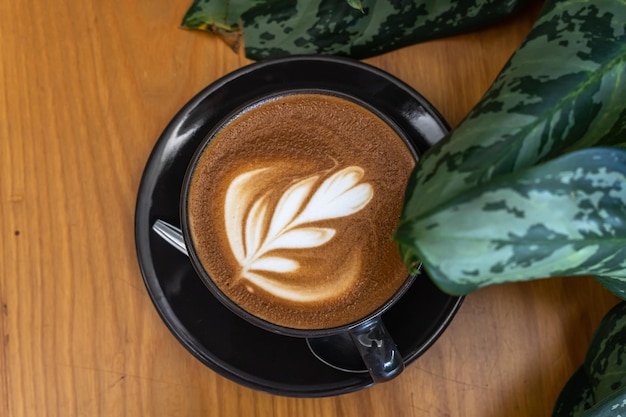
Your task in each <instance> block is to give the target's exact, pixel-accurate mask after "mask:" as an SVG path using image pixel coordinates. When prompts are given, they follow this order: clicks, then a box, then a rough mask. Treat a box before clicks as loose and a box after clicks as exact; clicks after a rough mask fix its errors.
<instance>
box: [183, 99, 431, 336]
mask: <svg viewBox="0 0 626 417" xmlns="http://www.w3.org/2000/svg"><path fill="white" fill-rule="evenodd" d="M296 94H321V95H330V96H335V97H339V98H343V99H346V100H348V101H351V102H353V103H355V104H357V105H359V106H361V107H363V108H365V109H367V110H369V111H371V112H372V113H373V114H375V115H376V116H378V117H379V118H380V119H382V120H383V121H384V122H385V123H386V124H387V125H388V126H390V127H391V128H392V129H393V130H394V132H396V134H397V135H398V136H399V137H400V138H401V139H402V141H403V142H404V144H405V145H406V147H407V149H408V150H409V151H410V152H411V154H412V156H413V158H414V160H415V161H416V162H417V161H418V159H419V155H418V151H417V148H418V146H417V145H416V144H414V143H413V142H412V141H411V140H410V137H409V136H408V135H407V134H406V133H405V132H404V131H403V130H402V128H401V127H400V126H399V125H398V124H397V123H395V122H394V121H393V120H392V119H391V118H390V117H388V116H387V115H385V114H384V113H383V112H381V111H380V110H378V109H377V108H376V107H374V106H372V105H371V104H369V103H366V102H365V101H363V100H362V99H360V98H358V97H355V96H353V95H350V94H348V93H345V92H339V91H333V90H328V89H324V88H289V89H284V90H279V91H274V92H272V93H270V94H265V95H261V96H259V97H256V98H254V99H252V100H248V101H247V102H245V103H243V104H242V105H240V106H239V107H237V108H236V109H234V110H233V111H231V112H230V113H229V114H228V115H226V116H225V117H223V118H222V119H221V120H220V121H219V122H217V123H216V124H215V125H214V126H213V127H211V129H210V130H209V132H208V133H207V134H206V136H205V137H204V138H203V139H202V141H201V142H200V144H199V145H198V147H197V148H196V150H195V152H194V154H193V156H192V158H191V160H190V162H189V164H188V165H187V169H186V172H185V176H184V179H183V185H182V189H181V194H180V219H181V229H182V234H183V239H184V241H185V246H186V247H187V252H188V256H189V259H190V260H191V264H192V266H193V268H194V270H195V271H196V273H197V275H198V276H199V278H200V279H201V281H202V282H203V283H204V285H205V286H206V287H207V289H208V290H209V291H210V292H211V294H212V295H213V296H214V297H215V298H216V299H217V300H218V301H220V302H221V303H222V304H223V305H224V306H226V307H227V308H228V309H229V310H230V311H231V312H233V313H234V314H236V315H237V316H239V317H241V318H242V319H244V320H246V321H248V322H249V323H251V324H254V325H256V326H257V327H260V328H262V329H264V330H268V331H271V332H273V333H277V334H282V335H286V336H293V337H303V338H312V337H324V336H330V335H333V334H338V333H343V332H347V331H349V330H351V329H354V328H357V327H359V326H361V325H363V324H364V323H367V322H368V321H370V320H373V319H374V318H376V317H379V316H381V315H382V314H383V313H385V312H386V311H387V310H388V309H389V308H391V307H392V306H393V305H394V304H395V303H396V302H397V301H398V300H399V299H400V298H402V296H403V295H404V294H405V293H406V291H407V290H408V289H409V288H410V287H411V285H413V282H414V281H415V278H416V277H417V276H418V275H419V274H420V272H419V270H420V269H421V266H417V268H416V272H414V273H408V274H407V278H406V280H405V281H404V282H403V284H402V285H401V286H400V287H399V288H398V290H397V291H396V292H395V293H394V294H393V296H391V297H390V298H389V299H387V300H386V301H385V302H384V303H383V304H382V305H381V306H379V307H378V308H377V309H375V310H374V311H372V312H370V313H369V314H367V315H366V316H364V317H362V318H360V319H358V320H355V321H353V322H351V323H347V324H344V325H341V326H335V327H330V328H313V329H300V328H293V327H286V326H281V325H279V324H275V323H272V322H270V321H268V320H265V319H263V318H261V317H258V316H256V315H254V314H252V313H250V312H249V311H247V310H246V309H244V308H242V307H240V306H239V305H238V304H237V303H235V302H234V301H233V300H231V299H230V298H229V297H228V296H227V295H226V294H224V292H223V291H222V290H221V289H220V288H219V287H218V286H217V284H215V283H214V282H213V280H212V278H211V276H210V274H209V273H208V272H207V271H206V269H205V268H204V266H203V264H202V262H201V261H200V258H199V256H198V254H197V252H196V249H195V245H194V243H193V239H192V237H191V232H190V230H189V222H188V219H187V211H188V210H187V208H188V204H187V200H188V196H189V188H190V185H191V179H192V177H193V173H194V171H195V168H196V166H197V165H198V162H199V160H200V157H201V156H202V155H203V153H204V151H205V150H206V148H207V147H208V145H209V144H210V143H211V141H212V140H213V138H214V137H215V136H216V135H217V134H218V133H219V132H220V130H221V129H222V127H224V126H226V125H228V124H229V123H230V122H231V121H232V120H233V119H234V118H236V117H237V116H238V115H239V114H241V113H242V112H244V111H246V110H248V109H250V108H253V107H255V106H259V105H262V104H263V103H264V102H267V101H270V100H272V99H275V98H279V97H284V96H286V95H296Z"/></svg>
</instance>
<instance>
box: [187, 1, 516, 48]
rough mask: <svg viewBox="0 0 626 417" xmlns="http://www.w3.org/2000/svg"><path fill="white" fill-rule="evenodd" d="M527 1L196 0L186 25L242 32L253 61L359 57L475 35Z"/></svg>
mask: <svg viewBox="0 0 626 417" xmlns="http://www.w3.org/2000/svg"><path fill="white" fill-rule="evenodd" d="M522 1H523V0H468V1H452V0H413V1H397V0H348V1H346V0H299V1H298V0H252V1H250V0H230V1H228V0H194V2H193V4H192V5H191V7H190V8H189V10H188V12H187V14H186V16H185V18H184V19H183V26H184V27H187V28H190V29H205V30H212V29H213V28H214V27H215V25H217V26H219V27H223V28H225V27H230V28H232V29H233V30H239V29H243V33H244V37H245V47H246V56H247V57H248V58H250V59H264V58H271V57H277V56H284V55H295V54H332V55H344V56H350V57H353V58H357V59H361V58H366V57H370V56H374V55H378V54H382V53H384V52H388V51H391V50H394V49H397V48H401V47H403V46H407V45H411V44H414V43H417V42H423V41H426V40H429V39H434V38H440V37H444V36H450V35H454V34H458V33H462V32H467V31H470V30H474V29H476V28H479V27H481V26H484V25H486V24H489V23H492V22H494V21H496V20H498V19H500V18H502V17H504V16H507V15H510V14H511V13H513V11H515V10H516V9H517V7H518V6H519V4H520V3H521V2H522ZM359 6H360V7H359ZM239 20H241V22H242V25H243V28H241V27H240V26H238V25H237V23H238V21H239Z"/></svg>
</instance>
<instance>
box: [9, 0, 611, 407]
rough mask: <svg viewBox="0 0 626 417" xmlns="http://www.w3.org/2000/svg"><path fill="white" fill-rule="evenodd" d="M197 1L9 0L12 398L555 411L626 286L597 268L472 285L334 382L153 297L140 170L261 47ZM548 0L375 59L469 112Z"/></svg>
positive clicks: (65, 402)
mask: <svg viewBox="0 0 626 417" xmlns="http://www.w3.org/2000/svg"><path fill="white" fill-rule="evenodd" d="M188 5H189V2H188V1H178V2H176V1H167V0H152V1H147V0H138V1H132V2H122V1H113V0H100V1H85V2H70V1H68V0H59V1H56V2H44V1H43V0H34V1H30V2H26V1H22V0H15V1H2V2H0V54H1V57H0V170H1V172H0V233H1V237H0V336H1V337H2V339H1V340H0V342H1V343H0V415H1V416H9V417H44V416H47V417H54V416H59V417H73V416H89V417H96V416H101V417H117V416H133V417H136V416H176V417H179V416H180V417H182V416H185V417H187V416H227V417H233V416H322V415H323V416H331V417H332V416H349V415H360V416H378V417H387V416H389V417H390V416H429V417H432V416H464V417H473V416H481V417H485V416H494V417H495V416H508V417H510V416H548V415H550V412H551V410H552V406H553V404H554V401H555V399H556V397H557V395H558V393H559V392H560V390H561V387H562V386H563V384H564V383H565V381H566V380H567V378H568V377H569V376H570V375H571V373H572V372H573V371H574V369H575V368H576V367H577V366H578V365H579V364H580V363H581V362H582V360H583V356H584V352H585V349H586V347H587V343H588V341H589V339H590V337H591V335H592V334H593V331H594V329H595V328H596V325H597V324H598V322H599V321H600V319H601V318H602V316H603V315H604V314H605V313H606V312H607V311H608V309H609V308H610V307H611V306H613V305H614V304H615V303H616V302H617V300H616V298H614V297H613V296H612V295H610V294H609V293H608V292H607V291H605V290H604V289H603V288H602V287H600V286H599V285H598V284H596V283H595V281H593V280H591V279H589V278H569V279H561V278H559V279H551V280H541V281H535V282H531V283H523V284H507V285H502V286H498V287H491V288H487V289H484V290H480V291H478V292H476V293H474V294H471V295H470V296H469V297H467V299H466V300H465V303H464V304H463V306H462V308H461V310H460V311H459V313H458V314H457V316H456V318H455V320H454V321H453V323H452V324H451V325H450V327H449V328H448V330H447V331H446V333H445V334H444V335H443V336H442V337H441V338H440V339H439V340H438V342H437V343H436V344H435V345H434V346H433V347H432V348H431V349H430V350H429V351H428V352H427V353H426V354H425V355H423V356H422V357H421V358H420V359H419V360H417V361H416V362H414V363H412V364H411V365H410V366H409V367H408V368H407V370H406V371H405V373H403V374H402V375H401V376H400V377H399V378H397V379H396V380H394V381H392V382H389V383H386V384H381V385H377V386H374V387H371V388H369V389H366V390H362V391H359V392H356V393H352V394H346V395H342V396H338V397H330V398H321V399H297V398H286V397H280V396H273V395H270V394H266V393H262V392H256V391H253V390H251V389H249V388H246V387H242V386H240V385H237V384H236V383H234V382H232V381H230V380H228V379H226V378H224V377H222V376H220V375H218V374H217V373H215V372H214V371H212V370H211V369H209V368H207V367H205V366H204V365H203V364H201V363H200V362H199V361H198V360H196V359H195V358H194V357H192V355H191V354H189V353H188V352H187V350H185V348H183V347H182V346H181V345H180V344H179V343H178V342H177V341H176V339H175V338H174V337H173V335H172V334H171V333H170V332H169V330H168V329H167V328H166V326H165V325H164V324H163V322H162V321H161V319H160V318H159V315H158V314H157V312H156V310H155V308H154V306H153V304H152V302H151V300H150V298H149V296H148V294H147V292H146V289H145V286H144V283H143V280H142V277H141V274H140V271H139V267H138V263H137V258H136V255H135V242H134V235H133V226H134V209H135V201H136V195H137V189H138V186H139V182H140V177H141V174H142V171H143V169H144V166H145V163H146V160H147V158H148V155H149V153H150V151H151V149H152V147H153V146H154V144H155V141H156V139H157V138H158V136H159V134H160V133H161V131H162V130H163V128H164V127H165V126H166V124H167V123H168V121H169V120H170V119H171V118H172V117H173V115H174V114H175V113H176V111H177V110H178V109H179V108H180V107H181V106H183V105H184V104H185V103H186V102H187V101H188V100H189V99H190V98H191V97H192V96H193V95H194V94H196V93H197V92H198V91H200V90H201V89H202V88H203V87H205V86H206V85H207V84H209V83H211V82H212V81H214V80H216V79H217V78H218V77H220V76H222V75H224V74H227V73H228V72H230V71H232V70H235V69H237V68H239V67H241V66H242V65H245V64H247V63H249V61H247V60H246V59H245V58H244V57H243V55H241V54H236V53H233V52H232V51H230V50H229V49H228V48H227V47H225V46H224V45H223V44H222V43H221V41H219V40H217V39H215V38H213V37H210V36H208V35H206V34H202V33H197V32H190V31H185V30H181V29H179V27H178V25H179V22H180V19H181V17H182V15H183V14H184V12H185V10H186V8H187V7H188ZM537 12H538V5H537V4H534V5H531V6H530V7H526V8H525V9H524V10H523V11H522V12H521V13H519V14H517V15H515V16H514V17H512V18H510V19H507V20H506V21H505V22H502V23H501V24H498V25H496V26H492V27H490V28H487V29H484V30H480V31H478V32H475V33H472V34H468V35H463V36H456V37H452V38H448V39H443V40H437V41H432V42H428V43H424V44H421V45H415V46H411V47H407V48H404V49H402V50H399V51H396V52H392V53H388V54H385V55H383V56H379V57H375V58H371V59H367V60H366V61H367V62H368V63H370V64H373V65H375V66H377V67H379V68H382V69H384V70H386V71H388V72H390V73H391V74H393V75H395V76H397V77H399V78H400V79H402V80H404V81H405V82H407V83H408V84H409V85H411V86H412V87H414V88H415V89H417V90H418V91H420V92H421V93H422V94H423V95H424V96H425V97H426V98H427V99H428V100H430V101H431V102H432V103H433V104H434V105H435V106H436V107H437V108H438V109H439V110H440V111H441V113H442V114H443V116H444V117H445V118H446V119H447V120H448V121H449V122H450V124H451V125H453V126H454V125H456V124H457V123H458V122H459V121H460V120H461V118H462V117H463V116H464V115H465V114H466V113H467V112H468V111H469V109H470V108H471V107H472V106H473V105H474V104H475V103H476V102H477V101H478V100H479V98H480V97H481V95H482V94H483V93H484V91H485V90H486V88H487V87H488V86H489V85H490V84H491V82H492V81H493V79H494V77H495V76H496V74H497V73H498V72H499V70H500V69H501V67H502V65H503V64H504V63H505V62H506V60H507V59H508V57H509V56H510V54H511V53H512V52H513V51H514V50H515V48H517V46H518V45H519V44H520V42H521V41H522V40H523V38H524V37H525V35H526V34H527V33H528V30H529V29H530V26H531V24H532V22H533V21H534V17H535V16H536V14H537Z"/></svg>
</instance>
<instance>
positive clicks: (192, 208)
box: [187, 93, 415, 329]
mask: <svg viewBox="0 0 626 417" xmlns="http://www.w3.org/2000/svg"><path fill="white" fill-rule="evenodd" d="M414 163H415V161H414V158H413V156H412V154H411V152H410V151H409V150H408V148H407V145H406V144H405V143H404V141H403V140H402V139H401V138H400V136H399V135H398V133H396V131H395V130H394V129H392V128H391V127H390V126H389V125H388V124H387V123H385V122H384V121H383V120H382V119H381V118H379V117H378V116H377V115H375V114H374V113H372V112H371V111H369V110H368V109H366V108H364V107H363V106H361V105H358V104H356V103H354V102H352V101H349V100H347V99H344V98H339V97H335V96H331V95H326V94H317V93H297V94H287V95H283V96H279V97H275V98H271V99H267V100H265V101H262V102H260V103H257V104H255V105H252V106H249V107H247V108H246V109H244V110H243V111H241V112H240V113H238V114H236V115H235V116H234V117H233V118H231V119H230V120H229V121H227V122H226V123H225V124H224V125H223V127H222V128H221V129H220V130H219V131H218V132H217V133H216V134H215V135H214V137H213V139H212V140H211V142H210V143H209V144H208V145H207V147H206V148H205V150H204V151H203V152H202V154H201V156H200V157H199V160H198V163H197V165H196V168H195V170H194V172H193V175H192V177H191V180H190V185H189V193H188V196H187V219H188V224H189V230H190V235H191V240H192V242H193V246H194V248H195V252H196V253H197V256H198V258H199V260H200V263H201V264H202V266H203V267H204V269H205V270H206V272H207V273H208V275H210V277H211V278H212V280H213V281H214V283H215V284H216V285H217V287H218V288H219V289H220V290H221V291H222V292H223V293H224V294H225V295H226V296H227V297H228V298H229V299H230V300H232V301H233V302H234V303H235V304H237V305H238V306H240V307H242V308H243V309H244V310H246V311H248V312H249V313H251V314H253V315H254V316H257V317H260V318H262V319H264V320H266V321H269V322H271V323H274V324H277V325H279V326H284V327H289V328H296V329H322V328H333V327H337V326H341V325H345V324H349V323H352V322H354V321H356V320H358V319H360V318H363V317H364V316H366V315H368V314H369V313H371V312H373V311H375V310H376V309H378V308H379V307H380V306H381V305H382V304H384V303H385V302H386V301H387V300H388V299H389V298H391V297H392V296H393V295H394V294H395V293H396V292H397V291H398V289H399V288H400V287H401V286H402V284H403V283H404V282H405V280H406V277H407V271H406V269H405V267H404V265H403V263H402V261H401V259H400V256H399V252H398V250H397V247H396V245H395V243H394V242H393V241H392V239H391V236H392V235H393V232H394V229H395V227H396V223H397V220H398V217H399V215H400V210H401V206H402V202H403V198H404V190H405V186H406V182H407V180H408V177H409V174H410V172H411V170H412V169H413V166H414Z"/></svg>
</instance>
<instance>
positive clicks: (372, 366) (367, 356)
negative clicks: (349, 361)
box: [152, 220, 404, 382]
mask: <svg viewBox="0 0 626 417" xmlns="http://www.w3.org/2000/svg"><path fill="white" fill-rule="evenodd" d="M152 229H153V230H154V231H155V232H156V233H157V234H158V235H159V236H161V238H163V239H164V240H165V241H167V242H168V243H169V244H170V245H172V246H173V247H174V248H176V249H178V250H179V251H180V252H181V253H183V254H185V255H187V256H188V253H187V248H186V247H185V241H184V239H183V234H182V232H181V231H180V229H179V228H177V227H176V226H173V225H171V224H169V223H166V222H164V221H163V220H157V221H156V222H155V223H154V224H153V226H152ZM348 333H349V334H350V337H351V338H352V342H353V343H354V345H355V346H356V348H357V350H358V351H359V353H360V355H361V358H362V359H363V362H364V363H365V366H367V370H368V371H369V373H370V375H371V377H372V379H373V380H374V382H385V381H389V380H390V379H392V378H395V377H396V376H398V375H399V374H400V373H401V372H402V371H403V370H404V361H403V360H402V356H401V355H400V352H399V350H398V346H397V345H396V342H394V341H393V339H392V338H391V336H390V335H389V332H388V331H387V328H386V327H385V325H384V323H383V321H382V319H381V316H380V315H378V316H376V317H374V318H372V319H370V320H368V321H366V322H365V323H363V324H360V325H359V326H357V327H355V328H353V329H351V330H350V331H349V332H348Z"/></svg>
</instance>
